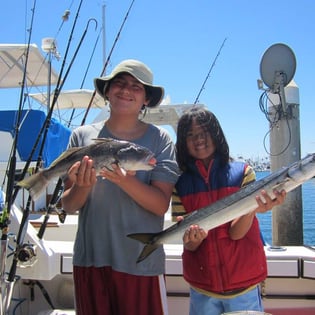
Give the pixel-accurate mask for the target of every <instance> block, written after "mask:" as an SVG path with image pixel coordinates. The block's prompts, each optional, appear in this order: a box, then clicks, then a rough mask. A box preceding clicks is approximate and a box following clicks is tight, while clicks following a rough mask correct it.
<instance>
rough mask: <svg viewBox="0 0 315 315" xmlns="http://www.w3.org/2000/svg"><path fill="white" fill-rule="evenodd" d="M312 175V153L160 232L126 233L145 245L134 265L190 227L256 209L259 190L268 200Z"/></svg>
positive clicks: (314, 170)
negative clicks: (276, 191) (264, 192)
mask: <svg viewBox="0 0 315 315" xmlns="http://www.w3.org/2000/svg"><path fill="white" fill-rule="evenodd" d="M314 176H315V153H313V154H309V155H307V156H306V157H304V158H303V159H301V160H300V161H297V162H295V163H292V164H291V165H290V166H288V167H285V168H282V169H280V170H278V171H276V172H274V173H272V174H270V175H269V176H266V177H264V178H262V179H261V180H258V181H255V182H253V183H251V184H249V185H247V186H245V187H243V188H241V189H240V190H239V191H237V192H236V193H234V194H232V195H229V196H227V197H225V198H223V199H220V200H218V201H217V202H215V203H213V204H211V205H210V206H207V207H204V208H201V209H199V210H196V211H194V212H192V213H190V214H189V215H187V216H185V218H184V220H182V221H179V222H177V223H175V224H173V225H172V226H170V227H169V228H167V229H165V230H163V231H161V232H158V233H135V234H129V235H128V237H130V238H132V239H135V240H138V241H140V242H142V243H144V244H145V246H144V248H143V250H142V252H141V254H140V255H139V257H138V259H137V262H140V261H142V260H144V259H145V258H146V257H148V256H149V255H150V254H151V253H152V252H153V251H155V250H156V249H157V248H158V247H159V246H160V245H162V244H166V243H170V242H174V241H181V240H182V236H183V234H184V232H185V230H186V229H187V228H188V227H189V226H190V225H192V224H198V225H199V226H200V227H201V228H203V229H204V230H206V231H207V230H211V229H213V228H215V227H217V226H219V225H221V224H224V223H226V222H230V221H232V220H234V219H235V218H237V217H240V216H242V215H245V214H247V213H249V212H251V211H253V210H254V209H255V208H256V207H257V202H256V199H255V197H256V196H257V195H259V194H260V191H261V190H262V189H264V190H266V192H267V193H268V194H269V195H270V197H271V198H275V195H274V193H273V190H274V189H276V190H278V191H281V190H282V189H284V190H285V191H286V192H289V191H291V190H293V189H294V188H296V187H298V186H300V185H302V184H303V183H304V182H305V181H307V180H309V179H311V178H312V177H314Z"/></svg>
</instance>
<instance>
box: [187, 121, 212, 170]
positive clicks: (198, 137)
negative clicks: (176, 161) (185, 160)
mask: <svg viewBox="0 0 315 315" xmlns="http://www.w3.org/2000/svg"><path fill="white" fill-rule="evenodd" d="M186 145H187V149H188V152H189V154H190V155H191V156H192V157H193V158H195V159H197V160H202V161H203V162H204V164H205V165H206V166H207V165H208V164H209V162H210V160H211V159H212V157H213V155H214V153H215V150H216V147H215V145H214V143H213V141H212V138H211V136H210V133H209V132H207V131H205V130H204V129H203V128H202V127H201V126H200V125H198V124H197V123H196V122H195V121H194V120H193V122H192V125H191V128H190V130H189V132H188V133H187V138H186Z"/></svg>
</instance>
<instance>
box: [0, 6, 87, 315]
mask: <svg viewBox="0 0 315 315" xmlns="http://www.w3.org/2000/svg"><path fill="white" fill-rule="evenodd" d="M82 1H83V0H81V1H80V5H79V7H78V10H77V15H76V19H75V22H74V25H73V28H72V31H71V34H70V39H69V41H68V46H67V49H66V54H65V58H64V61H63V64H62V68H61V71H60V75H59V78H58V82H57V88H56V90H55V93H54V98H53V102H52V105H51V106H50V109H49V112H48V114H47V117H46V120H45V122H44V124H43V127H42V129H41V132H40V133H39V136H38V138H37V141H36V142H37V143H36V146H37V145H38V143H39V141H40V138H41V136H42V133H43V130H44V136H43V139H42V145H41V148H40V151H39V154H38V159H37V163H36V171H37V170H38V169H39V166H40V163H41V162H42V159H41V155H42V151H43V148H44V143H45V139H46V136H47V133H48V129H49V127H50V122H51V116H52V112H53V108H54V105H55V103H56V101H57V98H58V96H59V92H60V90H61V87H62V86H63V84H64V83H65V78H64V80H63V81H62V83H61V84H60V82H61V77H62V72H63V69H64V65H65V60H66V57H67V54H68V50H69V46H70V42H71V38H72V34H73V32H74V29H75V25H76V21H77V18H78V15H79V12H80V8H81V5H82ZM80 46H81V42H80V44H79V47H78V48H77V50H76V52H75V55H74V57H73V59H72V61H71V63H70V66H69V69H68V71H67V74H68V73H69V70H70V68H71V66H72V64H73V61H74V59H75V57H76V55H77V53H78V50H79V48H80ZM25 72H26V71H25ZM65 77H66V76H65ZM36 146H34V147H36ZM33 149H34V148H33ZM31 158H32V156H30V158H29V159H28V161H27V162H28V163H27V164H28V165H25V167H24V170H23V173H24V175H25V173H26V170H27V168H28V166H29V164H30V161H31ZM22 178H23V177H22ZM31 201H32V198H31V196H29V197H28V200H27V205H26V207H25V209H24V211H23V216H22V220H21V224H20V228H19V231H18V235H17V240H16V249H15V251H14V256H13V260H12V264H11V268H10V271H9V275H8V279H7V282H6V284H7V285H6V292H7V294H6V303H5V310H6V311H8V309H9V306H10V301H11V298H12V293H13V285H14V280H15V275H16V269H17V264H18V262H19V261H21V257H24V258H26V259H27V260H26V261H28V260H29V258H30V257H29V253H26V254H27V255H26V256H24V255H21V252H22V251H23V250H25V247H24V246H23V244H22V242H23V240H24V237H25V234H26V231H27V222H28V217H29V213H30V207H31Z"/></svg>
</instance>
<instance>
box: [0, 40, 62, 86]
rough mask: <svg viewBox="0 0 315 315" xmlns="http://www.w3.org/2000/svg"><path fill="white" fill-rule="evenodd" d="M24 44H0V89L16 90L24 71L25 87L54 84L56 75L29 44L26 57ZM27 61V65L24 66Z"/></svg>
mask: <svg viewBox="0 0 315 315" xmlns="http://www.w3.org/2000/svg"><path fill="white" fill-rule="evenodd" d="M27 47H28V45H26V44H0V88H18V87H21V85H22V82H23V76H24V71H26V73H25V74H26V76H25V80H26V82H25V83H26V85H27V86H29V87H31V86H45V85H47V82H48V79H49V76H50V83H51V84H52V85H54V84H56V83H57V81H58V75H57V73H56V71H55V70H54V69H52V67H51V66H50V65H49V63H48V62H47V60H46V59H45V58H44V57H43V56H42V54H41V53H40V51H39V49H38V47H37V45H35V44H30V45H29V50H28V58H27V60H26V56H27ZM26 61H27V64H26Z"/></svg>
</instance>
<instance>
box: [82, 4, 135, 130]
mask: <svg viewBox="0 0 315 315" xmlns="http://www.w3.org/2000/svg"><path fill="white" fill-rule="evenodd" d="M134 2H135V0H132V2H131V4H130V6H129V9H128V10H127V13H126V15H125V18H124V20H123V22H122V24H121V26H120V29H119V31H118V33H117V35H116V38H115V41H114V43H113V45H112V48H111V50H110V52H109V54H108V57H107V59H106V61H105V63H104V66H103V69H102V72H101V75H100V76H103V75H104V73H105V71H106V68H107V65H108V63H109V61H110V58H111V56H112V53H113V51H114V48H115V46H116V44H117V42H118V39H119V37H120V34H121V31H122V29H123V27H124V25H125V23H126V21H127V19H128V16H129V13H130V11H131V8H132V6H133V4H134ZM95 95H96V89H94V92H93V94H92V96H91V99H90V102H89V105H88V107H87V109H86V111H85V115H84V117H83V119H82V122H81V126H83V125H85V120H86V118H87V115H88V113H89V111H90V109H91V106H92V103H93V100H94V98H95Z"/></svg>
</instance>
